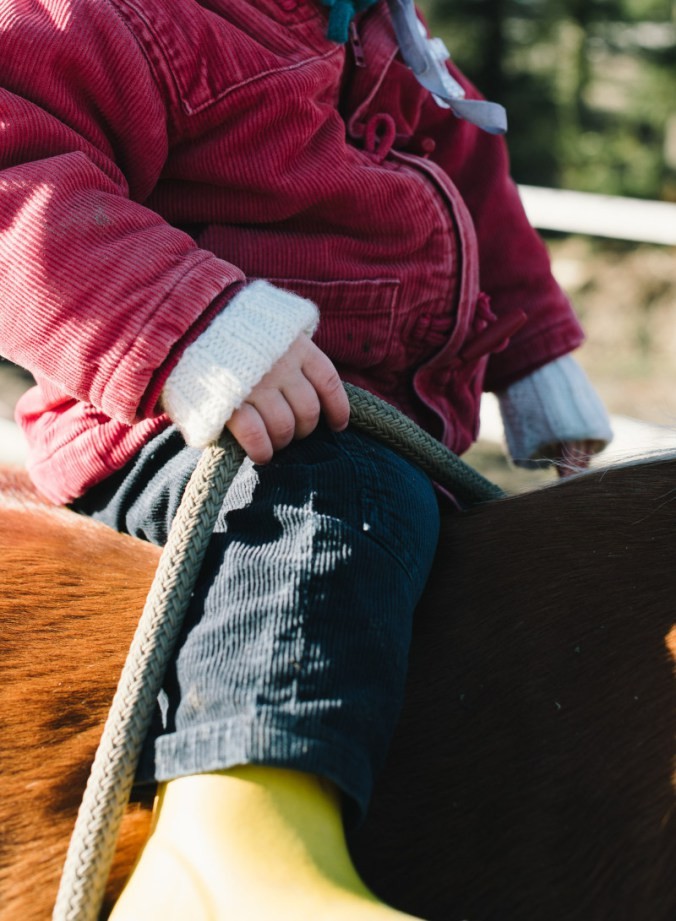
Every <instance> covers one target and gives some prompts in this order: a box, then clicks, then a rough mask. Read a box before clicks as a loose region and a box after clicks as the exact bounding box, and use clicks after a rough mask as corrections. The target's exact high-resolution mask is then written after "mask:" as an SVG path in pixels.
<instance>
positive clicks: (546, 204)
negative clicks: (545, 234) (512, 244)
mask: <svg viewBox="0 0 676 921" xmlns="http://www.w3.org/2000/svg"><path fill="white" fill-rule="evenodd" d="M519 192H520V194H521V200H522V201H523V204H524V208H525V209H526V214H527V215H528V219H529V220H530V222H531V224H532V225H533V226H534V227H537V228H539V229H540V230H560V231H564V232H566V233H579V234H587V235H589V236H593V237H610V238H612V239H615V240H634V241H636V242H637V243H664V244H667V245H671V246H674V245H676V204H672V203H671V202H663V201H642V200H641V199H638V198H620V197H616V196H613V195H593V194H590V193H589V192H571V191H569V190H567V189H542V188H538V187H536V186H531V185H520V186H519Z"/></svg>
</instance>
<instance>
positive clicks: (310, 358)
mask: <svg viewBox="0 0 676 921" xmlns="http://www.w3.org/2000/svg"><path fill="white" fill-rule="evenodd" d="M311 345H312V346H313V348H312V349H311V350H309V352H308V354H307V356H306V359H305V361H304V362H303V373H304V375H305V376H306V377H307V379H308V380H309V381H310V383H311V384H312V386H313V387H314V389H315V391H316V393H317V397H318V398H319V402H320V404H321V408H322V411H323V413H324V417H325V419H326V422H327V424H328V425H329V427H330V428H332V429H333V430H334V431H337V432H339V431H341V430H342V429H344V428H346V427H347V424H348V422H349V421H350V404H349V401H348V399H347V394H346V393H345V388H344V387H343V382H342V381H341V379H340V376H339V374H338V372H337V371H336V369H335V367H334V365H333V362H332V361H331V359H330V358H328V357H327V356H326V355H325V354H324V353H323V352H322V351H321V350H320V349H318V348H317V347H316V346H315V345H314V343H311Z"/></svg>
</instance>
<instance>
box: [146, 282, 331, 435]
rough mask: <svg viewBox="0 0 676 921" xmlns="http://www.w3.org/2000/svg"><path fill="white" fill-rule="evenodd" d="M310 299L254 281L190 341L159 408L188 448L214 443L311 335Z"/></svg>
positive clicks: (314, 311)
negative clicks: (266, 378)
mask: <svg viewBox="0 0 676 921" xmlns="http://www.w3.org/2000/svg"><path fill="white" fill-rule="evenodd" d="M318 322H319V312H318V310H317V307H316V306H315V305H314V304H313V303H312V301H308V300H305V298H302V297H299V296H298V295H296V294H292V293H290V292H288V291H284V290H282V289H281V288H276V287H274V286H273V285H271V284H268V282H265V281H255V282H252V283H251V284H250V285H247V287H246V288H243V289H242V290H241V291H240V292H239V293H238V294H236V295H235V297H233V299H232V300H231V301H230V302H229V304H228V306H227V307H226V308H225V310H223V312H222V313H220V314H218V316H217V317H215V319H214V320H213V322H212V323H211V325H210V326H208V327H207V328H206V329H205V331H204V332H203V333H202V334H201V335H200V336H199V337H198V338H197V339H196V340H195V341H194V342H193V343H191V345H189V346H188V347H187V348H186V350H185V351H184V352H183V354H182V355H181V357H180V359H179V361H178V363H177V364H176V367H175V368H174V369H173V370H172V372H171V374H170V375H169V377H168V378H167V380H166V383H165V385H164V388H163V390H162V400H161V402H162V406H163V408H164V410H165V411H166V412H167V414H168V415H169V417H170V419H171V420H172V422H173V423H174V424H175V425H176V426H177V427H178V429H179V430H180V431H181V433H182V435H183V437H184V438H185V440H186V443H187V444H189V445H190V446H191V447H195V448H205V447H206V446H207V445H208V444H210V443H211V442H213V441H216V440H217V439H218V438H219V437H220V435H221V433H222V431H223V428H224V426H225V423H226V422H227V421H228V419H229V418H230V416H231V415H232V414H233V412H234V411H235V410H236V409H237V408H238V407H239V406H240V405H241V404H242V403H243V402H244V400H245V399H246V397H247V396H248V395H249V393H251V391H252V389H253V388H254V387H255V386H256V384H257V383H258V382H259V381H260V380H261V378H262V377H263V376H264V375H265V374H266V373H267V372H268V371H269V370H270V368H271V367H272V366H273V365H274V364H275V362H276V361H277V360H278V359H279V358H281V357H282V355H283V354H284V353H285V352H286V350H287V349H288V348H289V346H290V345H291V343H292V342H293V341H294V339H296V338H297V336H299V335H300V334H301V333H303V332H304V333H307V334H308V335H309V336H311V335H312V334H313V333H314V331H315V329H316V328H317V323H318Z"/></svg>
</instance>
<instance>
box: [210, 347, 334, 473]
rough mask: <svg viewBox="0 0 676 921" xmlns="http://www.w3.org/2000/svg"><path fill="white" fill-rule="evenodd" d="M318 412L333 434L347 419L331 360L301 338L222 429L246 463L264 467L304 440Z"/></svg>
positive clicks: (312, 428) (316, 421)
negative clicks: (246, 457) (248, 460)
mask: <svg viewBox="0 0 676 921" xmlns="http://www.w3.org/2000/svg"><path fill="white" fill-rule="evenodd" d="M320 412H323V413H324V418H325V419H326V422H327V423H328V425H329V426H330V427H331V428H332V429H334V431H341V430H342V429H344V428H345V427H346V426H347V423H348V421H349V418H350V406H349V403H348V400H347V394H346V393H345V388H344V387H343V384H342V382H341V380H340V377H339V376H338V372H337V371H336V369H335V368H334V366H333V363H332V362H331V360H330V359H329V358H328V357H327V356H326V355H325V354H324V353H323V352H322V351H321V349H319V348H318V347H317V346H316V345H315V344H314V342H313V341H312V340H311V339H310V337H309V336H306V335H305V334H304V333H302V334H301V335H300V336H298V338H297V339H295V340H294V342H293V343H292V344H291V346H290V347H289V349H288V351H287V352H285V354H284V355H282V357H281V358H280V359H279V361H277V362H276V363H275V364H274V365H273V366H272V368H271V369H270V370H269V371H268V373H267V374H266V375H265V377H264V378H262V380H261V381H260V382H259V383H258V384H257V385H256V386H255V387H254V388H253V390H252V391H251V393H250V394H249V396H248V397H247V398H246V400H245V401H244V403H243V404H242V405H241V406H240V407H239V409H236V410H235V412H234V413H233V414H232V416H231V417H230V419H229V420H228V422H227V424H226V428H227V429H228V430H229V431H230V433H231V435H232V436H233V437H234V438H235V440H236V441H237V442H239V444H240V445H241V447H242V448H243V449H244V450H245V451H246V453H247V454H248V455H249V457H250V458H251V460H252V461H253V462H254V463H256V464H265V463H267V462H268V461H269V460H270V459H271V458H272V455H273V453H274V452H275V451H278V450H279V449H280V448H284V447H286V445H288V444H289V442H291V441H292V440H293V439H294V438H305V436H306V435H309V434H310V432H312V431H313V430H314V429H315V427H316V425H317V423H318V422H319V416H320Z"/></svg>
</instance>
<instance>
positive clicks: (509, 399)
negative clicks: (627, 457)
mask: <svg viewBox="0 0 676 921" xmlns="http://www.w3.org/2000/svg"><path fill="white" fill-rule="evenodd" d="M497 397H498V403H499V405H500V413H501V415H502V421H503V424H504V427H505V438H506V441H507V447H508V449H509V453H510V456H511V457H512V460H513V461H514V463H515V464H517V465H518V466H519V467H530V468H536V467H546V466H548V465H549V464H550V463H551V459H549V458H547V457H544V456H543V448H545V447H546V446H548V445H550V446H551V445H554V444H559V443H565V442H573V441H586V442H589V443H590V448H591V450H592V451H593V452H597V451H601V450H602V449H603V448H604V447H605V446H606V445H607V444H608V443H609V442H610V441H611V440H612V437H613V433H612V430H611V428H610V420H609V419H608V413H607V412H606V410H605V407H604V406H603V403H602V402H601V400H600V398H599V396H598V395H597V393H596V391H595V390H594V388H593V387H592V385H591V383H590V382H589V379H588V377H587V375H586V374H585V372H584V371H583V370H582V368H581V367H580V366H579V364H578V363H577V362H576V361H575V359H574V358H572V357H571V356H570V355H565V356H564V357H563V358H559V359H557V360H556V361H552V362H550V364H548V365H544V366H543V367H542V368H539V369H538V370H537V371H534V372H533V373H532V374H529V375H528V377H524V378H523V379H522V380H520V381H517V382H516V383H515V384H512V385H511V386H510V387H508V388H507V389H506V390H503V391H502V392H501V393H498V394H497Z"/></svg>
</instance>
